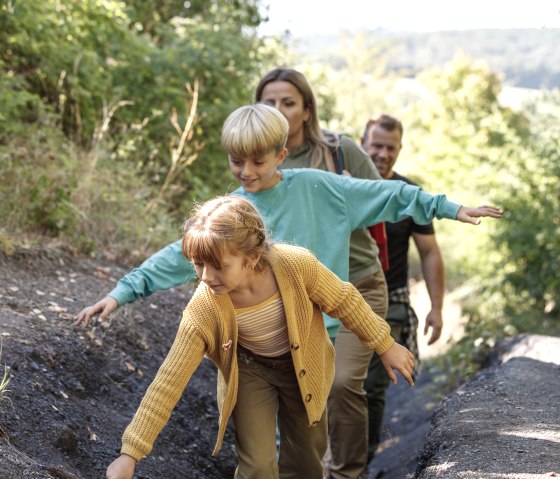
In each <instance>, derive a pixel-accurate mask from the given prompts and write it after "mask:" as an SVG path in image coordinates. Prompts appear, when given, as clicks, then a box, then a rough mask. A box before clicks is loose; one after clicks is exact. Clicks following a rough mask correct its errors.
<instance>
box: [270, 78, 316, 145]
mask: <svg viewBox="0 0 560 479" xmlns="http://www.w3.org/2000/svg"><path fill="white" fill-rule="evenodd" d="M260 101H261V102H262V103H265V104H266V105H270V106H273V107H274V108H276V109H277V110H279V111H280V113H282V115H284V116H285V117H286V119H287V120H288V123H289V124H290V129H289V131H288V143H290V144H295V145H301V144H302V143H303V142H304V141H305V131H304V124H305V122H306V121H307V120H309V117H310V116H311V112H310V111H309V108H307V107H306V106H305V105H304V103H303V96H302V95H301V93H300V92H299V90H298V89H297V88H296V87H295V86H294V85H292V84H291V83H290V82H287V81H281V80H277V81H271V82H270V83H267V84H266V86H265V87H264V88H263V91H262V96H261V100H260Z"/></svg>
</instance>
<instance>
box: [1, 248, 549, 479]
mask: <svg viewBox="0 0 560 479" xmlns="http://www.w3.org/2000/svg"><path fill="white" fill-rule="evenodd" d="M127 271H128V268H124V267H122V266H119V265H116V264H114V263H111V262H109V261H106V260H93V259H88V258H83V257H79V258H77V257H74V256H72V255H71V254H69V253H65V252H63V251H61V250H60V249H46V248H41V249H27V250H20V251H18V252H16V253H13V254H12V255H10V256H8V255H6V254H4V253H0V334H1V336H0V338H1V339H2V355H1V358H0V365H2V366H3V365H6V366H7V367H8V368H9V372H8V377H9V378H10V382H9V384H8V389H9V391H8V392H6V393H5V394H4V395H3V396H2V394H0V398H2V397H3V398H4V399H2V400H0V479H19V478H62V479H69V478H83V479H90V478H92V479H93V478H101V477H104V471H105V468H106V466H107V465H108V464H109V463H110V462H111V461H112V460H113V458H115V457H116V456H117V455H118V451H119V447H120V437H121V434H122V432H123V430H124V428H125V426H126V424H127V423H128V421H129V420H130V418H131V416H132V414H133V413H134V411H135V409H136V407H137V405H138V403H139V401H140V400H141V398H142V396H143V394H144V392H145V390H146V387H147V386H148V384H149V382H150V381H151V379H152V377H153V376H154V374H155V372H156V371H157V368H158V367H159V365H160V364H161V362H162V359H163V358H164V357H165V354H166V352H167V350H168V348H169V346H170V344H171V342H172V340H173V337H174V335H175V331H176V327H177V324H178V321H179V318H180V314H181V311H182V309H183V307H184V305H185V303H186V302H187V301H188V299H189V295H190V291H189V290H188V289H187V288H178V289H175V290H172V291H166V292H160V293H156V294H154V295H152V296H151V297H149V298H147V299H145V300H143V301H140V302H137V303H135V304H133V305H128V306H126V307H124V308H120V310H119V311H118V312H117V313H116V314H114V315H113V317H112V321H111V323H110V324H108V325H107V327H101V326H99V325H97V326H95V327H94V328H90V329H84V328H78V327H75V326H72V317H73V315H74V314H75V313H76V312H78V311H79V310H80V309H81V308H82V307H83V306H84V305H88V304H91V303H92V302H94V301H95V300H97V299H98V298H99V297H101V296H102V295H104V294H105V293H106V292H108V291H109V290H110V289H111V287H112V286H113V284H114V283H115V281H116V279H117V278H119V277H121V276H122V275H123V274H124V273H126V272H127ZM536 343H538V344H543V340H542V339H541V340H540V341H536ZM546 344H548V343H546ZM517 347H518V349H517V352H515V350H514V349H513V348H511V347H510V348H509V349H507V350H504V351H501V352H500V353H499V354H500V355H499V356H498V359H497V360H496V364H498V366H495V367H500V366H499V364H500V362H501V361H503V360H504V359H507V357H506V356H507V354H510V355H511V354H513V356H518V355H522V356H528V355H530V354H529V350H533V351H534V350H536V349H538V348H537V347H536V346H535V345H534V344H532V345H530V346H528V345H527V341H526V342H525V343H522V342H521V343H519V344H517ZM551 347H552V348H553V349H555V350H556V351H560V347H558V346H557V345H556V346H551ZM519 348H521V349H519ZM523 348H525V349H523ZM541 349H542V348H541ZM512 351H513V352H512ZM546 356H547V357H550V354H548V355H546ZM542 359H545V358H543V357H540V359H539V358H536V359H532V360H531V361H535V362H537V360H542ZM509 363H511V366H508V369H504V370H503V371H502V372H497V373H494V372H492V371H493V370H492V369H489V370H488V371H487V372H486V376H480V377H481V378H483V379H484V378H486V381H490V382H489V383H488V382H486V383H485V382H484V380H483V379H482V380H481V379H478V380H477V381H478V382H477V381H474V382H473V384H474V386H471V385H467V386H465V388H464V389H462V390H460V392H459V393H458V394H457V395H451V396H450V398H449V399H448V400H446V401H444V402H443V403H442V404H441V405H438V403H439V401H440V399H441V397H440V396H439V394H440V393H439V392H438V390H437V388H434V384H433V381H432V376H431V374H429V373H428V372H427V371H426V370H425V372H424V373H423V374H422V375H421V376H420V377H419V378H418V380H417V383H416V386H415V387H414V388H412V389H411V388H409V387H407V386H406V385H405V384H404V381H400V382H399V384H398V385H397V386H390V388H389V391H388V406H387V409H386V414H385V424H384V428H383V435H384V441H383V443H382V444H381V447H380V450H379V452H378V454H377V455H376V457H375V459H374V460H373V461H372V463H371V464H370V468H369V475H368V479H376V478H387V479H404V478H413V477H421V478H422V479H431V478H432V477H434V478H435V477H437V478H439V477H446V478H452V477H465V478H478V477H480V478H482V477H485V478H486V477H488V478H502V477H503V478H508V479H509V478H514V477H515V478H517V477H519V478H522V479H526V478H533V477H547V476H543V475H540V476H532V475H531V476H529V475H527V476H526V475H500V474H502V472H503V470H500V471H502V472H498V473H497V475H486V476H483V475H476V474H477V472H474V473H473V474H474V475H441V476H440V475H426V474H428V473H432V474H433V471H434V470H436V469H437V468H441V467H443V466H441V465H442V464H447V465H449V464H451V463H453V461H455V459H454V458H453V457H452V456H451V455H446V454H449V453H450V451H456V450H459V451H470V454H472V456H469V457H476V458H477V461H478V462H477V464H479V465H480V464H491V463H494V462H495V461H496V458H497V457H498V458H499V457H501V456H500V454H504V452H509V456H508V458H507V459H508V461H510V460H511V459H513V460H515V461H516V462H515V464H517V463H520V458H522V459H527V458H537V459H538V461H539V464H540V469H539V471H541V472H539V473H541V474H548V473H553V472H554V471H559V470H560V467H557V466H556V467H554V464H555V463H554V461H553V460H549V456H550V452H551V451H552V452H554V451H556V455H555V456H553V457H554V458H557V457H558V450H559V449H558V444H560V439H559V436H558V427H559V426H558V424H559V422H560V421H559V420H558V417H559V414H558V408H557V405H558V404H559V403H560V395H558V388H559V387H560V382H559V381H558V379H559V378H560V375H559V374H558V373H559V372H560V371H558V370H557V369H556V370H554V369H553V370H550V369H548V368H541V367H539V365H538V364H537V365H532V366H531V368H530V369H519V368H517V369H516V367H515V365H516V364H519V362H518V361H517V362H516V361H510V362H509ZM505 364H508V363H505ZM524 364H525V363H524ZM531 364H532V363H531ZM523 371H525V373H526V376H523V375H521V376H520V375H519V374H523ZM2 372H3V369H0V380H1V378H2V374H1V373H2ZM215 377H216V372H215V368H214V367H213V365H212V364H211V363H210V362H208V361H204V362H203V363H202V365H201V367H200V368H199V370H198V371H197V373H196V374H195V376H194V378H193V380H192V381H191V383H190V384H189V386H188V388H187V391H186V393H185V394H184V395H183V397H182V399H181V400H180V402H179V404H178V406H177V408H176V410H175V412H174V413H173V415H172V417H171V420H170V422H169V424H168V425H167V427H166V428H165V429H164V431H163V433H162V434H161V436H160V437H159V438H158V440H157V442H156V444H155V447H154V451H153V453H152V454H151V455H150V456H149V457H148V458H147V459H145V460H144V461H142V462H140V463H139V465H138V467H137V476H136V477H137V478H138V479H140V478H146V479H147V478H159V477H164V478H166V479H175V478H189V479H190V478H194V479H198V478H200V479H214V478H215V479H218V478H231V477H233V471H234V469H235V451H234V448H233V435H232V432H231V430H230V431H228V433H227V434H226V438H225V444H224V447H223V448H222V451H221V453H220V454H219V456H217V457H216V458H212V457H211V451H212V449H213V445H214V441H215V434H216V430H217V427H216V425H217V411H216V405H215ZM504 382H505V383H504ZM520 384H521V385H525V386H526V387H528V388H530V389H531V391H533V393H534V394H531V395H519V394H517V395H516V392H518V391H516V388H515V385H520ZM470 387H473V388H478V387H483V389H482V390H480V391H482V392H483V393H484V394H483V393H482V392H480V393H479V392H476V391H478V390H477V389H472V390H470V389H468V388H470ZM1 388H2V387H1V386H0V390H1ZM471 393H472V394H471ZM457 398H458V399H459V401H461V400H466V399H473V400H475V399H477V398H478V403H476V405H473V406H472V407H471V406H470V405H468V406H463V405H461V404H462V403H461V402H458V403H456V402H454V401H456V400H457ZM468 404H470V403H468ZM551 404H555V405H556V406H555V407H556V409H554V411H555V413H554V414H552V413H550V412H549V411H550V410H551V406H550V405H551ZM465 407H467V410H468V411H471V412H472V411H473V408H474V407H477V408H478V409H477V411H478V413H477V414H478V415H479V416H478V417H477V420H478V421H479V422H477V423H475V424H474V425H473V423H471V422H469V420H465V421H464V422H460V421H457V418H456V416H457V415H463V416H462V417H464V418H468V417H470V416H467V415H465V414H464V413H463V411H464V408H465ZM434 410H436V411H437V413H436V414H435V416H434V418H435V419H434V422H433V424H432V423H431V420H432V417H433V412H434ZM541 410H542V411H546V412H547V415H546V416H543V413H542V411H541ZM471 412H469V414H471ZM486 412H488V414H489V416H485V414H486ZM514 413H515V414H514ZM447 414H449V415H447ZM488 417H492V418H493V419H492V420H493V421H494V422H492V425H493V426H492V427H493V429H492V431H493V432H494V433H495V434H500V435H499V437H500V441H492V440H491V439H494V438H495V436H491V435H488V436H487V437H486V438H484V436H480V435H479V436H477V435H476V434H475V432H476V431H480V430H481V429H482V428H483V427H487V426H488V425H489V424H490V423H489V421H488V420H487V418H488ZM524 417H526V418H527V422H526V423H524V424H525V425H524V426H521V429H520V430H517V435H515V434H510V435H508V434H502V432H503V431H510V430H511V429H507V428H506V425H508V424H509V422H512V421H520V418H524ZM508 421H509V422H508ZM530 424H533V425H535V424H536V425H537V426H534V427H533V426H531V427H532V428H531V427H530ZM538 424H540V426H538ZM551 424H552V426H550V425H551ZM451 426H455V428H452V427H451ZM545 426H546V427H549V426H550V427H549V429H548V431H549V433H550V436H549V437H547V439H542V434H543V430H545V429H546V427H545ZM448 434H451V438H450V437H449V436H448ZM524 434H525V435H526V437H525V436H524ZM535 434H541V436H538V437H536V436H535ZM519 435H521V436H522V437H523V438H524V439H523V441H525V442H526V441H529V439H527V438H531V437H533V439H531V440H534V441H535V442H534V443H531V447H529V445H525V442H523V441H521V439H519ZM426 437H427V438H428V443H427V444H426ZM474 439H477V441H474ZM473 441H474V442H476V444H475V443H474V442H473ZM508 441H510V442H508ZM451 445H455V446H457V447H451ZM504 445H506V446H508V447H506V448H505V449H504V448H503V447H502V446H504ZM539 448H540V449H539ZM520 451H522V452H520ZM465 453H466V452H465ZM541 453H542V454H541ZM535 454H536V455H535ZM539 454H540V455H539ZM510 456H511V458H510ZM419 458H420V461H418V459H419ZM462 459H463V460H464V459H465V458H464V457H463V458H462ZM525 462H526V465H527V468H529V464H530V462H531V461H530V460H528V459H527V460H526V461H525ZM512 463H513V462H512ZM445 467H447V470H449V471H452V472H456V473H457V474H458V471H459V470H458V469H457V467H455V469H453V468H452V467H449V466H445ZM480 467H481V466H480ZM434 468H436V469H434ZM437 470H438V471H440V472H441V469H437ZM467 470H468V468H467ZM512 470H513V471H515V470H519V471H521V470H522V469H521V466H519V467H518V468H517V469H512ZM480 471H482V469H479V472H480ZM440 472H438V474H439V473H440ZM552 477H555V476H552Z"/></svg>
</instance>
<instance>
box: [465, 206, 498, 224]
mask: <svg viewBox="0 0 560 479" xmlns="http://www.w3.org/2000/svg"><path fill="white" fill-rule="evenodd" d="M503 214H504V212H503V211H502V210H501V209H500V208H496V207H495V206H487V205H483V206H479V207H478V208H469V207H467V206H461V208H459V211H458V212H457V218H456V219H457V221H461V222H463V223H471V224H473V225H478V224H480V219H479V218H481V217H483V216H488V217H490V218H501V217H502V215H503Z"/></svg>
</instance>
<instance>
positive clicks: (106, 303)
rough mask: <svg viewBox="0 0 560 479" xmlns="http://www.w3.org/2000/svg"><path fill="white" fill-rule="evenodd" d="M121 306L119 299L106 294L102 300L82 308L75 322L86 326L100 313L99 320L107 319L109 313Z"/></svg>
mask: <svg viewBox="0 0 560 479" xmlns="http://www.w3.org/2000/svg"><path fill="white" fill-rule="evenodd" d="M118 307H119V303H117V300H116V299H114V298H112V297H111V296H105V297H104V298H103V299H102V300H101V301H98V302H97V303H95V304H94V305H93V306H88V307H87V308H84V309H82V310H81V311H80V312H79V313H78V314H77V315H76V316H75V317H74V323H72V324H74V325H75V326H79V325H81V324H83V325H84V326H87V325H89V322H90V321H91V318H92V317H93V316H94V315H96V314H99V321H107V319H108V318H109V315H110V314H111V313H112V312H113V311H114V310H115V309H117V308H118Z"/></svg>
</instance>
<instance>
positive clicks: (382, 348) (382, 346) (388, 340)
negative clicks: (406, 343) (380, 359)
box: [375, 334, 395, 355]
mask: <svg viewBox="0 0 560 479" xmlns="http://www.w3.org/2000/svg"><path fill="white" fill-rule="evenodd" d="M393 344H395V340H394V339H393V337H392V336H391V335H390V334H387V336H386V337H385V338H384V339H383V340H382V341H380V342H379V343H378V344H376V345H375V352H376V353H377V354H379V355H381V354H383V353H385V352H387V350H388V349H389V348H390V347H391V346H392V345H393Z"/></svg>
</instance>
